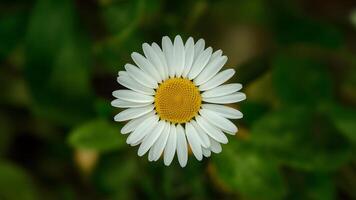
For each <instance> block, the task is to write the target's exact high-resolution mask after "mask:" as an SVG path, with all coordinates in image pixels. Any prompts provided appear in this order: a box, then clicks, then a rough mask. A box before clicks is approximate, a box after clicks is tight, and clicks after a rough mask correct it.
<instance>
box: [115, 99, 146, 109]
mask: <svg viewBox="0 0 356 200" xmlns="http://www.w3.org/2000/svg"><path fill="white" fill-rule="evenodd" d="M150 104H152V103H137V102H132V101H125V100H122V99H115V100H113V101H112V102H111V105H112V106H113V107H117V108H137V107H144V106H148V105H150Z"/></svg>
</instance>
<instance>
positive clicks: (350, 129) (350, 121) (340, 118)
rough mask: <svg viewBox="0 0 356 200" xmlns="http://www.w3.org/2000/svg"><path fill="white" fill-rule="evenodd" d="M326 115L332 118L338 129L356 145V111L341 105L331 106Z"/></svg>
mask: <svg viewBox="0 0 356 200" xmlns="http://www.w3.org/2000/svg"><path fill="white" fill-rule="evenodd" d="M326 114H327V115H328V116H329V117H330V118H331V120H332V122H333V123H334V125H335V126H336V128H337V129H338V130H339V131H340V133H342V134H343V135H344V136H345V137H347V138H348V139H349V140H350V141H352V142H353V143H356V132H355V131H356V110H355V109H353V108H347V107H343V106H340V105H330V107H328V108H326Z"/></svg>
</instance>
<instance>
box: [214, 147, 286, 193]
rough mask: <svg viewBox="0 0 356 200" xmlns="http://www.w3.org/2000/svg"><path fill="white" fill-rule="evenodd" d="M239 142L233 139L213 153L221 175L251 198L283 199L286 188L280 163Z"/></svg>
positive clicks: (229, 185) (231, 187)
mask: <svg viewBox="0 0 356 200" xmlns="http://www.w3.org/2000/svg"><path fill="white" fill-rule="evenodd" d="M239 145H240V144H237V141H236V140H231V141H230V142H229V143H228V144H227V145H225V146H224V147H223V152H222V153H221V154H219V155H216V156H213V164H214V165H215V167H216V171H217V175H218V177H219V178H220V179H221V180H222V181H223V183H224V184H225V185H226V186H227V187H228V188H229V189H230V190H231V191H237V192H238V193H241V194H242V195H243V196H245V197H247V198H248V199H282V198H283V197H284V196H285V193H286V190H285V188H284V184H283V180H282V176H281V174H280V172H279V170H278V167H277V165H276V163H275V162H273V160H270V159H266V158H264V157H263V156H261V155H259V154H257V153H256V152H254V151H250V149H246V147H242V146H241V145H240V146H241V147H239Z"/></svg>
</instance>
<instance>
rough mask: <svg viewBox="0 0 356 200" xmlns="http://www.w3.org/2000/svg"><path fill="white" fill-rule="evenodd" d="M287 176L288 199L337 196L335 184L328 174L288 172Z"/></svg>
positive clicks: (320, 199) (318, 199)
mask: <svg viewBox="0 0 356 200" xmlns="http://www.w3.org/2000/svg"><path fill="white" fill-rule="evenodd" d="M286 177H287V181H288V185H289V192H288V199H291V200H298V199H310V200H333V199H335V197H336V189H335V185H334V183H333V180H332V178H331V177H330V176H329V175H328V174H323V173H296V172H288V174H287V175H286Z"/></svg>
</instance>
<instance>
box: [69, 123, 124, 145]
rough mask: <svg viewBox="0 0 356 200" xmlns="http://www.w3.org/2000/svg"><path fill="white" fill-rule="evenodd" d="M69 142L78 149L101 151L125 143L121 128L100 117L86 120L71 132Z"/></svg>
mask: <svg viewBox="0 0 356 200" xmlns="http://www.w3.org/2000/svg"><path fill="white" fill-rule="evenodd" d="M69 143H70V144H71V145H72V146H73V147H75V148H78V149H90V150H97V151H101V152H105V151H112V150H116V149H119V148H122V147H123V146H124V145H125V141H124V138H123V137H122V136H121V135H120V128H119V127H118V126H114V125H113V124H111V123H109V122H107V121H106V120H102V119H98V120H92V121H89V122H86V123H84V124H82V125H80V126H78V127H76V128H74V130H73V131H72V132H71V133H70V136H69Z"/></svg>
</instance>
